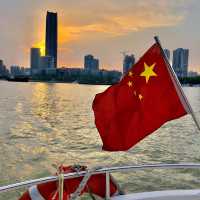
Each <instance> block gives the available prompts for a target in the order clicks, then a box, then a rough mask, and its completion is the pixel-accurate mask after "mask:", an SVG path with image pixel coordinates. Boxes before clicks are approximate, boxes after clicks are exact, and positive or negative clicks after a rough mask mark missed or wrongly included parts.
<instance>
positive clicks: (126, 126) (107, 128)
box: [93, 43, 187, 151]
mask: <svg viewBox="0 0 200 200" xmlns="http://www.w3.org/2000/svg"><path fill="white" fill-rule="evenodd" d="M93 110H94V114H95V123H96V127H97V129H98V131H99V133H100V136H101V139H102V141H103V149H104V150H108V151H125V150H128V149H129V148H131V147H132V146H133V145H135V144H136V143H137V142H139V141H140V140H142V139H143V138H144V137H146V136H147V135H149V134H151V133H152V132H153V131H155V130H156V129H158V128H159V127H160V126H162V125H163V124H164V123H165V122H167V121H169V120H173V119H176V118H179V117H181V116H183V115H185V114H187V112H186V110H185V108H184V106H183V104H182V102H181V101H180V98H179V96H178V94H177V90H176V89H175V86H174V83H173V81H172V77H171V74H170V72H169V71H168V66H167V64H166V62H165V60H164V58H163V56H162V53H161V49H160V47H159V45H158V44H157V43H156V44H154V45H153V46H152V47H151V48H150V49H149V50H148V51H147V52H146V53H145V54H144V55H143V57H142V58H141V59H140V60H139V61H138V62H137V63H136V64H135V65H134V66H133V67H132V68H131V69H130V70H129V72H128V73H127V75H126V76H125V77H124V78H123V79H122V80H121V81H120V82H119V83H118V84H116V85H113V86H111V87H109V88H108V89H107V90H106V91H104V92H103V93H100V94H97V95H96V96H95V99H94V101H93Z"/></svg>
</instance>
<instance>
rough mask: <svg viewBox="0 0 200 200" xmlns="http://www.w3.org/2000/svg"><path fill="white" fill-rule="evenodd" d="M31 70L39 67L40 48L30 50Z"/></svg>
mask: <svg viewBox="0 0 200 200" xmlns="http://www.w3.org/2000/svg"><path fill="white" fill-rule="evenodd" d="M30 56H31V70H35V69H38V68H39V67H40V48H31V55H30Z"/></svg>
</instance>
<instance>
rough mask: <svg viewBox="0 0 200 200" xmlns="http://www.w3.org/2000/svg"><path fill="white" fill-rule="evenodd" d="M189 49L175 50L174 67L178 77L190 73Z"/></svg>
mask: <svg viewBox="0 0 200 200" xmlns="http://www.w3.org/2000/svg"><path fill="white" fill-rule="evenodd" d="M188 59H189V49H183V48H178V49H176V50H174V51H173V64H172V67H173V69H174V71H175V73H176V75H177V76H178V77H186V76H187V73H188Z"/></svg>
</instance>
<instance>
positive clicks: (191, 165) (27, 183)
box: [0, 163, 200, 199]
mask: <svg viewBox="0 0 200 200" xmlns="http://www.w3.org/2000/svg"><path fill="white" fill-rule="evenodd" d="M146 169H200V163H182V164H180V163H179V164H144V165H129V166H118V167H98V168H95V170H92V171H91V170H90V172H91V175H95V174H103V173H105V174H106V197H107V198H106V199H109V195H110V191H109V189H110V185H109V184H110V176H109V175H110V173H113V172H127V171H138V170H146ZM87 173H88V170H87V171H80V172H73V173H68V174H64V179H71V178H76V177H82V176H85V175H87ZM57 180H58V176H49V177H44V178H38V179H33V180H27V181H23V182H18V183H14V184H9V185H5V186H0V193H3V192H8V191H11V190H16V189H19V188H22V187H27V186H32V185H36V184H39V183H46V182H49V181H57Z"/></svg>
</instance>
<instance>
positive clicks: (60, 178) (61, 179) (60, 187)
mask: <svg viewBox="0 0 200 200" xmlns="http://www.w3.org/2000/svg"><path fill="white" fill-rule="evenodd" d="M63 187H64V175H63V174H62V173H61V174H59V175H58V196H59V200H63Z"/></svg>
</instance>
